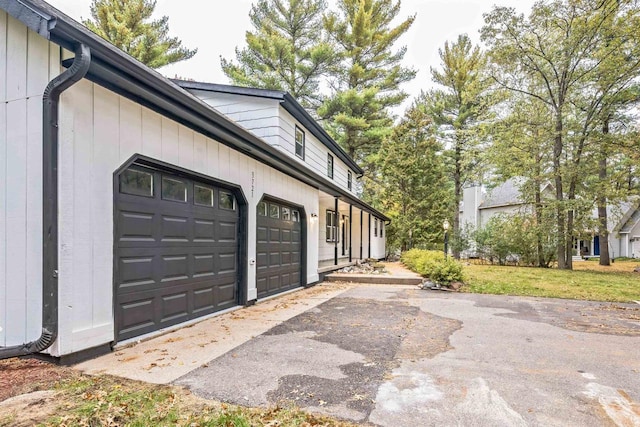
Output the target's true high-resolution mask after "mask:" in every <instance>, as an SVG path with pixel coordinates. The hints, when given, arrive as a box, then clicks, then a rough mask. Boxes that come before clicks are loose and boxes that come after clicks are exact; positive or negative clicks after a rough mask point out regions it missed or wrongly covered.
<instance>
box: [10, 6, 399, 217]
mask: <svg viewBox="0 0 640 427" xmlns="http://www.w3.org/2000/svg"><path fill="white" fill-rule="evenodd" d="M0 8H2V9H4V10H5V11H7V12H8V13H9V14H10V15H11V16H13V17H14V18H16V19H18V20H20V21H21V22H22V23H23V24H25V25H26V26H28V27H29V28H31V29H32V30H34V31H37V32H38V34H40V35H41V36H43V37H45V38H47V39H49V40H51V41H53V42H54V43H56V44H59V45H60V46H62V47H64V48H66V49H69V50H73V48H74V46H75V45H76V44H78V43H83V44H85V45H87V46H88V47H89V48H90V49H91V54H92V58H93V60H92V63H91V67H90V68H89V72H88V73H87V76H86V78H87V79H89V80H91V81H93V82H95V83H97V84H99V85H101V86H104V87H106V88H107V89H109V90H111V91H114V92H116V93H118V94H120V95H122V96H124V97H126V98H128V99H131V100H133V101H134V102H136V103H139V104H141V105H144V106H146V107H148V108H151V109H152V110H154V111H156V112H158V113H160V114H162V115H164V116H167V117H170V118H172V119H173V120H176V121H177V122H179V123H182V124H184V125H185V126H187V127H189V128H191V129H193V130H195V131H197V132H199V133H202V134H204V135H207V136H209V137H211V138H214V139H216V140H218V141H219V142H220V143H222V144H224V145H227V146H229V147H231V148H233V149H235V150H237V151H240V152H242V153H244V154H245V155H248V156H249V157H252V158H254V159H256V160H258V161H260V162H262V163H265V164H267V165H269V166H272V167H273V168H275V169H277V170H279V171H280V172H282V173H284V174H286V175H289V176H291V177H294V178H296V179H298V180H299V181H302V182H304V183H305V184H307V185H309V186H311V187H314V188H317V189H319V190H322V191H324V192H325V193H327V194H331V195H333V196H335V197H339V198H341V199H342V200H345V201H348V202H350V203H351V204H353V205H354V206H357V207H358V208H360V209H363V210H366V211H368V212H371V213H372V214H374V215H376V216H378V217H379V218H382V219H386V220H388V219H389V218H388V217H387V216H386V215H384V214H383V213H381V212H380V211H378V210H377V209H375V208H373V207H372V206H370V205H369V204H367V203H365V202H363V201H362V200H360V199H358V198H357V197H355V196H354V195H352V194H350V193H349V192H347V191H346V190H343V189H342V188H340V187H339V186H337V185H336V184H334V183H333V182H330V181H328V180H327V179H326V178H324V177H323V176H321V175H319V174H317V173H315V172H313V171H311V170H309V169H307V168H299V167H297V165H296V164H295V162H290V159H289V158H288V157H287V155H286V154H284V153H282V152H280V151H279V150H278V149H276V148H274V147H272V146H270V145H269V144H267V143H266V142H264V141H263V140H262V139H260V138H258V137H257V136H255V135H253V134H252V133H251V132H249V131H247V130H246V129H244V128H242V127H240V126H238V125H237V124H235V123H234V122H233V121H231V120H230V119H228V118H227V117H226V116H224V115H222V114H221V113H219V112H217V111H216V110H214V109H213V108H211V107H210V106H209V105H208V104H206V103H204V102H203V101H201V100H200V99H198V98H197V97H195V96H193V95H192V94H190V93H189V92H187V91H186V90H184V89H182V88H181V87H179V86H178V85H176V84H175V83H173V82H171V81H170V80H169V79H167V78H165V77H163V76H162V75H161V74H160V73H158V72H157V71H155V70H153V69H151V68H149V67H147V66H146V65H144V64H142V63H141V62H139V61H137V60H136V59H134V58H133V57H131V56H129V55H128V54H126V53H124V52H123V51H121V50H120V49H118V48H116V47H115V46H113V45H112V44H110V43H108V42H107V41H105V40H103V39H102V38H100V37H99V36H97V35H95V34H94V33H92V32H91V31H90V30H88V29H87V28H86V27H84V26H83V25H81V24H79V23H77V22H76V21H74V20H73V19H72V18H70V17H68V16H67V15H65V14H64V13H62V12H60V11H59V10H57V9H56V8H54V7H53V6H51V5H49V4H48V3H45V2H44V1H39V0H0ZM115 64H117V66H115ZM63 65H64V64H63Z"/></svg>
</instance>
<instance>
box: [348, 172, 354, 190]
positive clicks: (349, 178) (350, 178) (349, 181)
mask: <svg viewBox="0 0 640 427" xmlns="http://www.w3.org/2000/svg"><path fill="white" fill-rule="evenodd" d="M352 182H353V177H352V175H351V171H347V188H348V189H349V190H351V187H352V186H353V184H352Z"/></svg>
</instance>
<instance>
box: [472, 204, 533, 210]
mask: <svg viewBox="0 0 640 427" xmlns="http://www.w3.org/2000/svg"><path fill="white" fill-rule="evenodd" d="M527 204H529V203H524V202H517V203H516V202H514V203H503V204H501V205H488V206H484V205H480V206H478V210H480V209H490V208H506V207H511V206H524V205H527Z"/></svg>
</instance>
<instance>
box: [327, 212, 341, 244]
mask: <svg viewBox="0 0 640 427" xmlns="http://www.w3.org/2000/svg"><path fill="white" fill-rule="evenodd" d="M326 229H327V238H326V240H327V242H338V241H339V240H338V216H337V215H336V213H335V212H334V211H327V227H326Z"/></svg>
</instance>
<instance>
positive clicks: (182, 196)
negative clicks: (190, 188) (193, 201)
mask: <svg viewBox="0 0 640 427" xmlns="http://www.w3.org/2000/svg"><path fill="white" fill-rule="evenodd" d="M162 198H163V199H164V200H171V201H172V202H182V203H186V201H187V184H186V183H185V182H184V181H182V180H180V179H176V178H169V177H166V176H163V177H162Z"/></svg>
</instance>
